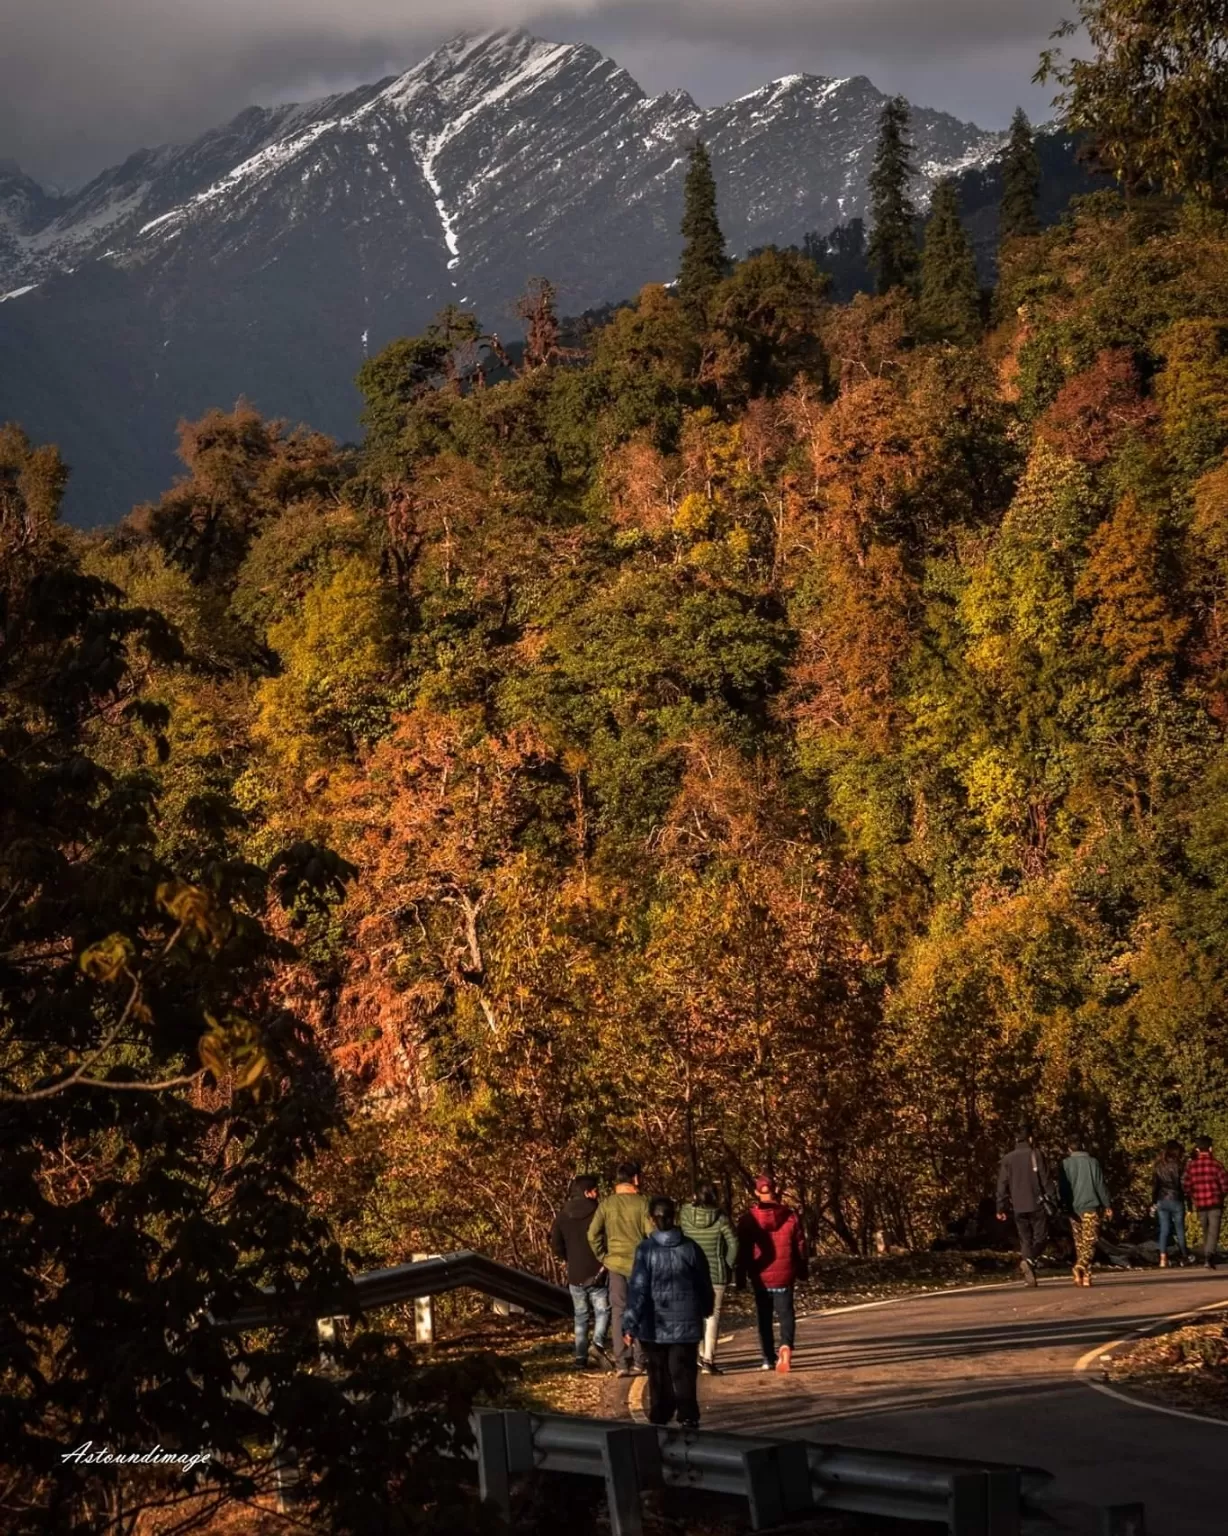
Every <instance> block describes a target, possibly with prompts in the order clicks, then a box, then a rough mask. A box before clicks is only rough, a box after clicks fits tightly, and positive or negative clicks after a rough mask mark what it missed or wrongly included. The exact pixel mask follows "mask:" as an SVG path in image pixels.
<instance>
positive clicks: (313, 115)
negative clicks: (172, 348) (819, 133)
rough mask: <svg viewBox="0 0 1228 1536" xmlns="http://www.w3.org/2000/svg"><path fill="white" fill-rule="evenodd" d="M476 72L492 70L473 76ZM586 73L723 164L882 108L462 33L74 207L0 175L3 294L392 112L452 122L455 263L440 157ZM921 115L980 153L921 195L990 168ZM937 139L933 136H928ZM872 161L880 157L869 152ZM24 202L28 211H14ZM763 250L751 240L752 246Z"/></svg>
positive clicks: (132, 241) (646, 140)
mask: <svg viewBox="0 0 1228 1536" xmlns="http://www.w3.org/2000/svg"><path fill="white" fill-rule="evenodd" d="M475 63H476V64H477V65H479V66H484V68H481V67H480V68H475V67H474V65H475ZM577 63H584V64H586V65H587V66H588V72H589V73H593V74H597V73H599V74H600V75H601V76H603V77H604V79H603V80H602V83H603V84H604V85H605V86H606V87H607V89H608V88H609V87H611V86H613V87H614V88H615V89H616V90H617V98H616V100H617V104H618V105H619V106H621V107H623V108H624V110H626V111H627V112H628V113H633V114H635V117H636V118H637V119H641V120H642V128H641V134H640V137H641V141H642V143H643V144H644V145H645V146H646V147H649V146H651V145H652V143H653V141H654V139H656V140H657V141H658V142H660V143H662V144H664V143H666V142H668V143H671V144H676V142H677V140H678V139H679V137H680V136H682V135H684V134H686V133H687V132H688V131H690V132H692V133H698V134H701V135H703V136H705V137H708V136H710V137H711V138H712V140H713V151H714V157H715V158H716V159H717V160H718V162H719V159H720V154H721V149H722V138H724V139H728V138H729V137H730V133H731V130H733V129H736V128H738V127H741V128H743V129H744V130H746V131H747V132H749V133H750V134H751V135H752V136H753V134H754V130H755V129H756V127H757V126H758V125H757V124H756V123H755V121H754V119H755V118H756V116H761V115H763V114H762V113H756V112H754V111H751V110H750V109H751V107H752V106H757V107H760V108H764V107H770V108H771V115H772V117H773V118H774V119H776V120H779V119H780V118H781V117H782V116H783V115H784V113H785V112H786V110H787V108H788V107H793V106H796V105H800V106H801V107H802V109H803V110H805V109H809V110H811V111H814V110H816V109H817V108H818V107H819V106H821V105H822V104H823V103H825V102H826V101H828V100H830V99H831V98H832V97H834V96H837V95H838V94H840V93H845V95H846V96H847V97H849V98H851V99H853V100H857V98H867V99H871V100H873V101H874V102H875V103H881V101H882V100H884V99H885V98H884V97H883V95H882V93H880V92H878V91H877V90H876V89H875V88H874V86H873V84H872V82H871V81H869V80H868V79H867V78H866V77H865V76H864V75H855V76H851V77H848V78H835V77H827V76H821V75H810V74H805V73H798V74H792V75H785V76H782V77H780V78H779V79H778V80H773V81H769V82H767V83H766V84H765V85H763V86H760V87H758V88H756V89H755V90H753V91H750V92H747V93H746V94H745V95H743V96H741V97H738V98H736V99H735V100H734V101H731V102H728V103H725V104H724V105H723V106H719V107H712V108H702V107H699V106H698V105H697V104H696V103H695V102H694V100H693V99H692V98H691V97H690V96H689V95H688V94H687V93H686V92H685V91H680V90H676V91H666V92H663V93H661V94H660V95H658V96H649V95H648V94H647V93H646V92H645V91H643V89H642V88H641V87H640V86H639V85H638V83H637V82H636V81H635V80H634V78H633V77H632V76H631V75H630V74H629V73H628V72H627V71H626V70H625V69H623V68H622V66H621V65H619V64H617V63H616V62H615V61H614V60H613V59H610V58H608V57H607V56H605V55H604V54H602V53H600V51H599V50H597V49H595V48H593V47H591V46H590V45H588V44H583V43H575V44H572V43H548V42H544V41H542V40H540V39H537V38H534V37H532V36H531V35H530V34H529V33H526V32H523V31H518V30H515V31H493V32H485V33H462V34H460V35H458V36H457V37H456V38H454V39H452V40H451V42H449V43H446V44H444V45H443V47H441V48H439V49H437V50H436V51H435V52H434V53H432V54H430V55H428V56H427V57H426V58H425V59H423V60H421V61H419V63H418V64H416V65H414V66H412V67H411V68H410V69H408V70H406V71H404V72H403V73H402V74H400V75H389V76H385V77H384V78H383V79H382V80H379V81H376V82H374V83H372V84H369V85H364V86H359V87H357V88H356V89H354V90H352V91H349V92H344V93H338V94H335V95H332V96H326V97H322V98H318V99H316V100H312V101H307V102H296V103H287V104H284V105H282V106H278V107H261V106H251V107H248V108H245V109H244V111H242V112H240V113H238V114H237V115H236V116H235V117H233V118H232V119H230V121H229V122H227V123H225V124H223V125H221V126H219V127H218V128H214V129H211V130H209V131H208V132H207V133H205V134H202V135H201V136H200V137H199V138H197V139H196V140H194V141H192V142H191V143H190V144H186V145H162V146H158V147H156V148H152V149H151V148H143V149H140V150H137V151H135V152H134V153H133V154H132V155H130V156H128V157H127V159H125V160H124V161H122V162H120V164H118V165H116V166H113V167H110V168H109V169H107V170H105V171H103V172H100V173H99V175H97V176H95V177H93V178H92V179H91V180H90V181H89V182H87V183H86V184H85V186H84V187H82V188H80V189H79V190H78V191H77V192H75V193H72V194H68V195H64V194H59V195H56V194H54V193H50V192H48V191H47V190H46V189H44V188H42V187H41V186H40V185H39V184H38V183H37V182H36V181H35V180H34V179H33V178H31V177H28V176H26V175H25V174H24V173H23V172H21V171H20V168H19V167H17V166H15V165H13V164H12V162H9V163H7V165H5V164H0V293H4V292H5V291H6V290H11V289H12V288H15V287H17V286H19V285H29V284H31V283H38V282H40V281H42V280H44V279H45V278H46V277H49V276H51V275H53V274H55V273H57V272H64V271H71V270H72V269H73V267H74V266H75V265H76V264H79V263H80V262H81V261H88V260H94V259H99V258H103V259H107V258H118V259H121V260H123V259H125V258H127V259H131V260H140V259H141V257H142V254H143V252H142V249H141V247H140V244H139V242H142V241H144V240H145V239H146V237H147V236H148V235H150V234H151V233H152V232H154V231H155V230H161V232H162V236H163V237H165V235H166V234H168V233H170V230H169V229H164V228H163V226H164V225H169V226H170V227H171V228H172V229H173V228H174V227H175V226H176V225H178V224H179V223H181V222H183V221H185V220H187V219H189V218H191V216H192V215H193V214H194V213H198V212H200V211H201V210H200V205H201V204H202V203H203V202H208V201H216V200H218V199H221V198H224V197H225V195H226V193H227V191H228V190H229V191H237V190H238V189H239V184H240V183H241V182H242V181H243V180H244V179H246V178H247V177H255V179H257V180H260V179H263V178H262V177H261V176H260V174H259V172H258V162H260V161H261V160H262V159H263V160H265V161H266V162H267V166H268V169H270V170H275V169H276V167H277V165H278V163H279V162H282V163H284V162H285V161H288V160H291V159H294V158H296V157H297V156H298V155H300V154H301V153H303V152H304V151H306V150H308V149H310V148H311V146H312V145H313V144H314V143H315V142H316V141H317V140H318V139H319V138H320V137H323V136H325V135H327V134H330V133H335V132H344V131H346V130H348V129H352V128H355V127H357V126H359V125H360V123H361V122H362V121H363V120H364V119H366V120H372V119H373V118H375V117H376V116H377V115H378V114H379V113H380V111H381V109H382V108H392V109H399V110H400V111H402V112H403V113H405V114H406V115H407V116H408V114H409V109H410V108H417V109H418V113H419V115H422V114H423V109H425V110H426V111H427V112H429V111H431V109H432V108H434V109H435V110H436V111H438V108H439V107H443V108H444V109H445V110H444V112H443V113H441V114H440V115H439V120H438V127H437V129H436V131H435V133H434V135H431V134H429V133H426V132H424V130H423V127H422V125H421V123H420V122H419V123H413V124H411V125H410V126H409V130H408V131H409V134H410V137H411V140H414V141H416V143H417V145H418V146H420V149H421V155H420V169H421V170H422V172H423V174H424V178H425V180H426V181H427V184H428V186H430V187H431V190H432V192H433V194H434V199H435V203H436V208H437V211H440V212H441V218H440V223H441V233H442V235H443V237H444V243H445V244H446V245H447V246H448V248H449V252H450V259H451V257H454V256H455V255H456V253H455V252H454V251H452V250H451V245H452V244H453V243H454V242H456V241H457V239H458V236H457V234H456V229H455V222H456V221H455V219H454V218H453V216H452V215H451V214H450V213H448V214H447V216H446V217H445V216H444V212H445V211H446V209H447V200H446V198H445V197H444V191H445V188H444V187H443V184H442V183H440V182H439V180H438V178H437V176H436V175H435V172H436V170H437V169H438V165H439V158H440V156H441V155H442V154H443V152H444V151H445V150H446V149H447V148H448V147H449V146H450V145H451V144H452V143H453V142H454V141H456V140H458V139H462V138H463V135H464V134H465V131H466V129H467V128H469V127H470V126H471V124H473V123H474V122H475V121H476V120H477V119H478V118H479V117H480V115H481V114H482V113H483V112H484V111H488V110H489V109H490V108H491V107H493V106H496V105H498V103H499V102H500V101H501V100H504V99H506V98H508V97H510V96H513V95H514V94H515V93H516V91H517V89H518V88H523V87H525V86H526V85H530V84H532V83H533V82H535V81H536V82H537V83H541V82H542V81H543V80H546V79H549V78H550V77H551V75H553V74H557V73H558V72H559V70H560V69H561V68H562V67H563V66H574V65H575V64H577ZM509 65H511V66H512V68H511V69H510V72H509V69H508V66H509ZM462 66H465V67H463V68H462ZM492 69H493V73H494V83H493V85H489V86H488V88H487V89H486V90H485V91H480V90H479V92H478V94H477V96H476V99H474V90H473V87H474V86H475V84H476V85H478V86H479V87H480V86H481V85H482V83H483V81H484V79H485V80H486V81H489V80H490V77H491V72H492ZM798 96H801V97H803V98H804V99H803V100H802V101H801V102H800V103H797V102H795V101H791V100H790V98H796V97H798ZM858 105H861V102H858ZM914 112H915V113H916V114H918V115H920V117H921V118H923V119H926V120H930V122H931V123H933V124H937V123H941V124H942V125H943V126H944V127H946V126H947V125H951V126H954V127H955V128H957V129H959V130H964V131H965V133H967V134H969V135H971V136H972V144H971V148H970V149H965V151H964V152H963V153H962V154H956V155H954V156H952V155H947V156H945V157H944V156H942V155H931V156H930V157H929V158H928V159H926V160H925V161H923V162H922V163H921V166H920V170H921V173H922V174H921V182H922V183H923V193H922V195H924V190H925V189H927V187H928V185H929V184H932V182H933V181H934V180H936V179H938V177H940V176H941V175H944V174H950V173H952V172H955V171H958V170H961V169H964V168H965V167H966V166H968V165H974V164H980V163H984V162H985V161H986V160H987V159H989V158H991V157H992V155H993V154H994V153H995V152H996V151H997V149H998V148H999V147H1000V145H1001V143H1002V139H1003V136H1002V134H1000V133H997V132H993V131H988V130H982V129H979V128H976V127H975V125H972V124H964V123H961V122H960V121H959V119H957V118H954V117H952V116H951V115H950V114H946V113H940V112H935V111H933V110H932V109H926V108H918V109H914ZM748 118H749V119H750V120H749V121H747V119H748ZM632 126H640V124H638V123H637V124H633V125H632ZM927 126H929V123H923V125H922V127H923V131H924V130H925V128H926V127H927ZM866 147H867V149H868V150H869V151H870V152H871V153H872V142H871V143H870V144H869V145H867V146H866ZM278 151H280V154H278V153H277V152H278ZM675 158H676V157H675ZM671 168H673V167H671ZM6 172H7V174H6ZM850 180H852V178H850ZM17 201H20V204H21V206H20V207H18V208H16V209H13V208H12V206H11V205H12V203H13V202H17ZM857 201H860V200H859V199H857V198H853V199H850V197H849V195H848V193H845V194H843V196H842V197H841V199H840V201H839V202H838V203H837V205H836V210H835V212H836V216H835V217H834V218H833V219H832V227H834V224H835V223H837V222H840V220H841V218H842V217H844V216H847V217H854V216H856V215H857V213H859V212H861V211H863V210H862V209H861V208H860V207H850V202H857ZM5 236H7V237H8V240H7V242H6V241H5ZM753 243H755V242H754V240H753V239H750V240H748V242H747V244H748V245H749V244H753ZM604 297H606V298H609V297H611V295H608V294H607V295H605V296H604Z"/></svg>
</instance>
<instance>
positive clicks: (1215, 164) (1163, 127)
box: [1036, 0, 1228, 204]
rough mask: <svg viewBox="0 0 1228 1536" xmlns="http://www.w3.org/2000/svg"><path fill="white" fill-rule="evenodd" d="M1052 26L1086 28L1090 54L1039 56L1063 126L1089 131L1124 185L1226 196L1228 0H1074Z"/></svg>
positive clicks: (1068, 31) (1204, 197)
mask: <svg viewBox="0 0 1228 1536" xmlns="http://www.w3.org/2000/svg"><path fill="white" fill-rule="evenodd" d="M1075 9H1076V11H1077V13H1078V15H1077V19H1072V20H1069V21H1066V22H1063V24H1062V25H1061V27H1059V28H1058V30H1057V32H1056V33H1055V34H1054V35H1055V36H1056V37H1069V36H1071V35H1072V34H1074V33H1075V32H1076V31H1078V30H1080V29H1081V30H1082V31H1084V32H1085V33H1086V34H1087V37H1088V39H1089V40H1090V42H1091V44H1092V48H1093V50H1094V52H1093V54H1092V57H1091V58H1080V59H1065V58H1063V57H1062V56H1061V53H1060V51H1059V50H1054V49H1050V50H1048V51H1046V52H1045V53H1044V54H1042V56H1041V62H1040V68H1039V69H1038V70H1037V74H1036V78H1037V80H1039V81H1049V80H1053V81H1056V82H1057V84H1058V85H1060V86H1061V90H1060V92H1059V93H1058V95H1057V97H1056V98H1055V105H1056V106H1057V107H1059V108H1060V110H1061V113H1062V118H1063V121H1064V122H1065V124H1066V126H1067V128H1069V129H1071V130H1072V131H1073V132H1076V133H1087V134H1090V135H1091V138H1092V142H1093V144H1094V145H1095V148H1096V152H1097V155H1098V156H1099V158H1100V160H1101V162H1102V163H1103V164H1104V165H1106V166H1107V167H1108V168H1109V169H1110V170H1112V171H1114V172H1116V174H1117V175H1118V177H1119V178H1120V179H1121V180H1122V181H1123V182H1124V183H1125V185H1126V186H1127V187H1131V188H1135V189H1142V188H1145V187H1149V186H1150V187H1157V188H1159V189H1160V190H1161V191H1162V192H1166V193H1169V194H1171V195H1175V196H1178V197H1180V196H1191V197H1195V198H1198V199H1200V200H1201V201H1203V202H1207V203H1214V204H1222V203H1223V202H1224V201H1225V199H1228V49H1226V48H1225V45H1224V38H1225V35H1226V34H1228V4H1225V0H1077V3H1076V6H1075Z"/></svg>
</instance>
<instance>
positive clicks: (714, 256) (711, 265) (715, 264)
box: [678, 139, 729, 316]
mask: <svg viewBox="0 0 1228 1536" xmlns="http://www.w3.org/2000/svg"><path fill="white" fill-rule="evenodd" d="M682 239H683V247H682V262H681V265H680V266H679V268H678V295H679V297H680V298H681V300H682V302H683V303H684V304H685V305H686V307H687V309H689V310H690V311H691V312H692V313H693V314H695V315H698V316H703V315H704V314H706V311H707V303H708V300H709V298H710V297H711V295H712V291H713V289H714V288H715V287H716V285H717V284H718V283H719V282H720V281H721V280H722V278H724V276H725V275H726V273H727V272H728V271H729V258H728V256H727V255H726V254H725V236H724V235H723V234H722V233H721V226H720V220H719V219H718V218H717V213H716V178H715V177H714V176H713V174H712V158H711V156H710V155H709V154H708V146H707V145H706V144H705V143H704V141H703V140H702V139H696V140H695V143H694V146H693V147H692V149H691V163H690V166H689V168H688V170H687V174H686V206H685V208H684V211H683V215H682Z"/></svg>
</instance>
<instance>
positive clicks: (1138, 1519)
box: [1100, 1504, 1147, 1536]
mask: <svg viewBox="0 0 1228 1536" xmlns="http://www.w3.org/2000/svg"><path fill="white" fill-rule="evenodd" d="M1100 1536H1147V1517H1146V1514H1145V1512H1144V1509H1143V1506H1142V1505H1141V1504H1110V1505H1108V1507H1107V1508H1105V1509H1102V1510H1101V1511H1100Z"/></svg>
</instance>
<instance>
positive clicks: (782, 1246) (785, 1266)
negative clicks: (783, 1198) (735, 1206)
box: [738, 1174, 806, 1371]
mask: <svg viewBox="0 0 1228 1536" xmlns="http://www.w3.org/2000/svg"><path fill="white" fill-rule="evenodd" d="M805 1278H806V1239H805V1237H804V1236H803V1234H802V1224H801V1222H800V1221H799V1220H798V1216H797V1212H796V1211H794V1210H792V1209H791V1208H790V1207H789V1206H787V1205H782V1204H781V1202H780V1199H779V1198H778V1196H777V1193H776V1183H775V1180H774V1179H772V1178H771V1177H770V1175H768V1174H760V1176H759V1177H758V1178H757V1179H756V1180H755V1202H754V1204H753V1205H752V1206H751V1207H750V1209H749V1210H748V1211H747V1212H746V1214H745V1215H744V1216H743V1217H742V1219H741V1221H739V1222H738V1284H739V1285H744V1284H745V1283H746V1281H747V1280H748V1279H749V1281H750V1283H751V1288H752V1289H753V1291H754V1293H755V1315H756V1317H757V1319H758V1322H759V1345H760V1348H761V1349H762V1350H763V1365H762V1367H761V1369H762V1370H765V1371H772V1370H776V1371H787V1370H788V1369H789V1368H790V1366H791V1365H792V1363H793V1336H794V1323H795V1319H794V1311H793V1287H794V1286H795V1285H796V1284H797V1282H798V1281H799V1280H804V1279H805ZM773 1319H775V1321H776V1322H777V1323H779V1325H780V1348H779V1350H777V1348H776V1338H775V1331H774V1329H773V1326H772V1324H773Z"/></svg>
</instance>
